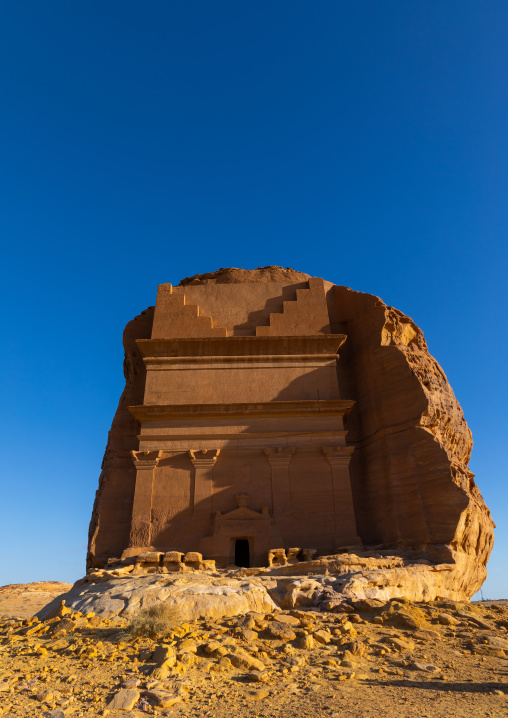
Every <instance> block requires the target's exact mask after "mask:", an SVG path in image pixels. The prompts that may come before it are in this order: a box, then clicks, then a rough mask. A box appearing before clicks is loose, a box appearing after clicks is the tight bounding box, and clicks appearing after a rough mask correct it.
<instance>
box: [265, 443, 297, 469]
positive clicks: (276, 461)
mask: <svg viewBox="0 0 508 718" xmlns="http://www.w3.org/2000/svg"><path fill="white" fill-rule="evenodd" d="M264 451H265V456H266V458H267V459H268V461H269V462H270V465H271V466H289V464H290V462H291V458H292V456H293V454H294V453H295V451H296V449H288V448H287V447H285V446H279V447H277V448H276V449H265V450H264Z"/></svg>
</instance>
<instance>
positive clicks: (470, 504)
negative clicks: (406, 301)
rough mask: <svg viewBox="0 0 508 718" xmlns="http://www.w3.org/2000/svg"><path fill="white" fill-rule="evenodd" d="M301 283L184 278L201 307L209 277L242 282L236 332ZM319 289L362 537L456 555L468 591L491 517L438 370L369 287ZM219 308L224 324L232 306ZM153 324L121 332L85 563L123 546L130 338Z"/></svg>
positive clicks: (127, 507) (268, 274) (131, 424)
mask: <svg viewBox="0 0 508 718" xmlns="http://www.w3.org/2000/svg"><path fill="white" fill-rule="evenodd" d="M308 279H309V277H308V275H305V274H302V273H297V272H293V270H282V269H281V268H276V267H270V268H264V269H260V270H249V271H247V272H244V271H243V270H239V269H234V270H231V269H229V270H228V269H223V270H219V272H216V273H210V274H208V275H201V276H197V277H194V278H188V279H186V280H183V282H182V283H181V284H182V285H183V286H184V287H185V286H188V287H193V288H195V289H194V291H195V296H196V297H198V298H199V305H200V306H202V303H203V299H202V297H203V298H204V297H205V295H206V292H205V290H206V289H207V287H209V285H214V284H217V285H224V284H226V285H227V284H228V283H231V284H238V283H244V284H245V286H244V287H242V289H241V291H242V292H244V294H245V297H251V298H252V297H254V299H252V300H251V301H252V306H249V308H248V312H246V313H245V316H243V315H242V316H240V315H239V316H238V317H235V318H234V321H235V322H237V323H236V324H235V330H234V334H235V335H237V336H241V335H242V334H252V333H253V330H254V331H255V329H254V327H255V326H258V325H259V324H263V325H265V326H269V324H270V319H269V317H270V315H271V312H275V313H276V312H279V313H280V312H281V310H282V302H283V300H284V299H287V300H289V301H291V300H294V299H295V298H296V296H295V295H296V290H297V289H298V288H303V287H305V286H308V285H306V282H307V281H308ZM263 282H271V283H275V282H278V283H280V287H279V288H278V290H277V292H278V295H279V296H278V298H277V297H276V296H268V295H267V291H268V289H267V288H265V289H262V290H261V289H260V288H259V286H258V287H256V284H257V285H259V284H260V283H263ZM249 284H250V285H251V288H252V291H249V287H248V286H247V285H249ZM288 285H291V286H288ZM273 286H275V285H273ZM325 286H326V288H327V303H328V311H329V319H330V326H331V329H327V330H326V331H331V332H332V333H337V334H341V333H342V334H346V335H347V341H346V342H345V344H344V346H343V347H342V349H341V359H340V361H339V363H338V379H339V387H340V393H341V398H343V399H352V400H354V401H355V402H356V405H355V407H354V408H353V410H352V413H351V415H350V417H349V420H348V423H347V429H348V431H349V433H348V437H347V443H348V444H350V445H352V446H354V447H355V451H354V453H353V458H352V461H351V465H350V474H351V484H352V489H353V496H354V505H355V513H356V520H357V524H358V531H359V534H360V536H361V538H362V540H363V542H364V544H366V545H378V546H379V545H382V546H385V547H393V546H398V547H399V550H400V551H401V552H404V553H406V554H410V555H411V554H414V556H415V557H424V558H427V559H429V560H431V561H435V562H438V563H450V562H454V563H455V566H456V571H455V574H456V576H455V578H454V586H455V589H456V590H457V591H463V593H464V595H471V594H472V593H474V591H476V590H477V589H478V588H479V586H480V585H481V583H482V582H483V580H484V579H485V576H486V562H487V560H488V557H489V554H490V551H491V549H492V544H493V522H492V519H491V517H490V512H489V510H488V508H487V507H486V506H485V503H484V501H483V499H482V497H481V495H480V493H479V490H478V488H477V487H476V484H475V482H474V479H473V475H472V474H471V472H470V471H469V469H468V468H467V463H468V461H469V457H470V453H471V448H472V440H471V433H470V431H469V429H468V427H467V424H466V422H465V420H464V417H463V414H462V410H461V408H460V406H459V404H458V402H457V401H456V399H455V396H454V394H453V391H452V389H451V387H450V385H449V384H448V381H447V379H446V376H445V374H444V372H443V370H442V369H441V367H440V366H439V365H438V363H437V362H436V361H435V359H433V357H431V356H430V354H429V353H428V350H427V346H426V343H425V339H424V337H423V334H422V332H421V330H420V329H419V328H418V327H417V326H416V325H415V324H414V323H413V322H412V321H411V319H410V318H408V317H406V316H405V315H404V314H402V313H401V312H399V311H398V310H396V309H394V308H393V307H388V306H387V305H385V304H384V303H383V302H382V301H381V300H380V299H378V298H377V297H375V296H373V295H369V294H364V293H361V292H355V291H352V290H351V289H348V288H346V287H339V286H335V285H332V284H330V283H326V282H325ZM211 289H213V292H211V293H209V294H208V295H207V296H208V301H209V303H210V308H209V310H208V313H211V311H210V309H212V310H214V311H215V309H214V307H215V308H217V307H219V305H220V292H219V287H217V289H216V290H215V288H214V287H213V286H212V287H211ZM271 291H272V294H273V293H274V292H273V290H271ZM256 293H258V295H257V294H256ZM261 300H262V302H261ZM246 301H247V300H246ZM256 302H258V304H257V306H256ZM260 302H261V304H262V306H261V305H260ZM222 311H223V317H222V318H223V321H224V322H225V321H226V320H228V315H227V312H228V311H229V312H230V313H231V311H233V310H226V309H223V310H222ZM235 311H236V310H235ZM224 312H226V313H224ZM233 313H234V312H233ZM214 316H215V314H214ZM229 321H233V320H232V319H231V318H230V319H229ZM276 321H278V320H276ZM152 323H153V308H150V309H148V310H146V311H145V312H142V314H141V315H140V316H138V317H136V318H135V319H134V320H133V321H131V322H129V324H128V325H127V327H126V329H125V332H124V347H125V356H126V358H125V365H124V371H125V378H126V386H125V389H124V392H123V394H122V397H121V399H120V402H119V406H118V410H117V413H116V415H115V418H114V421H113V425H112V427H111V431H110V434H109V440H108V445H107V449H106V453H105V456H104V462H103V466H102V473H101V477H100V481H99V489H98V492H97V496H96V501H95V504H94V509H93V514H92V520H91V524H90V541H89V565H96V564H100V563H101V562H103V561H104V560H105V559H107V558H108V557H117V556H119V555H120V554H121V552H122V550H123V549H124V548H125V546H126V545H127V542H128V538H129V530H130V524H131V514H132V502H133V496H134V483H135V468H134V466H133V463H132V457H131V454H130V452H131V450H136V449H137V448H138V446H139V444H138V439H137V436H138V434H139V431H140V425H139V423H138V422H137V421H136V420H135V419H134V418H133V417H132V416H131V414H130V413H129V411H128V410H127V407H128V406H133V405H140V404H142V402H143V394H144V384H145V367H144V364H143V361H142V358H141V355H140V353H139V350H138V348H137V346H136V343H135V340H136V339H149V338H150V337H151V336H152ZM265 331H266V330H265ZM154 519H155V522H156V525H157V530H158V531H160V532H161V534H163V533H164V531H165V530H166V529H164V521H165V519H166V516H165V515H164V516H162V515H161V516H159V515H158V514H157V512H155V516H154Z"/></svg>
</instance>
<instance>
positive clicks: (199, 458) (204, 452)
mask: <svg viewBox="0 0 508 718" xmlns="http://www.w3.org/2000/svg"><path fill="white" fill-rule="evenodd" d="M219 454H220V449H190V451H189V456H190V460H191V461H192V465H193V466H194V467H195V468H196V469H208V468H210V469H211V468H213V467H214V466H215V462H216V461H217V459H218V458H219Z"/></svg>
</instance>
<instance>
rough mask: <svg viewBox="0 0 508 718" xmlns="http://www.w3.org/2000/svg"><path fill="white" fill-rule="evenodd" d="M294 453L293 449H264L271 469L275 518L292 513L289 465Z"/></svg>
mask: <svg viewBox="0 0 508 718" xmlns="http://www.w3.org/2000/svg"><path fill="white" fill-rule="evenodd" d="M294 453H295V450H294V449H288V448H285V447H280V448H277V449H265V454H266V457H267V458H268V461H269V462H270V466H271V468H272V499H273V515H274V516H275V517H278V516H289V515H291V513H292V507H291V486H290V481H289V464H290V463H291V459H292V457H293V454H294Z"/></svg>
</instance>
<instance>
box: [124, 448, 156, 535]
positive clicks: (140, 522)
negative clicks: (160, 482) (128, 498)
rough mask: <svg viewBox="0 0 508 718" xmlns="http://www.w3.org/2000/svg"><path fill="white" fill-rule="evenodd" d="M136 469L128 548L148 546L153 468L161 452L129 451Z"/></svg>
mask: <svg viewBox="0 0 508 718" xmlns="http://www.w3.org/2000/svg"><path fill="white" fill-rule="evenodd" d="M131 454H132V458H133V460H134V466H135V467H136V486H135V489H134V501H133V504H132V521H131V533H130V542H129V543H130V546H131V547H134V546H139V547H147V546H150V527H151V522H152V493H153V476H154V472H155V468H156V467H157V464H158V463H159V461H160V459H161V458H162V455H163V452H162V451H131Z"/></svg>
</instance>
